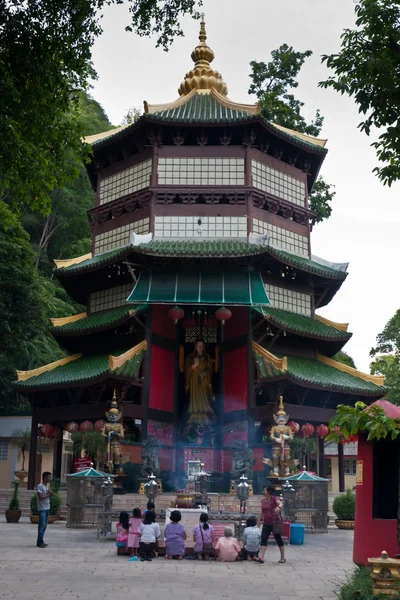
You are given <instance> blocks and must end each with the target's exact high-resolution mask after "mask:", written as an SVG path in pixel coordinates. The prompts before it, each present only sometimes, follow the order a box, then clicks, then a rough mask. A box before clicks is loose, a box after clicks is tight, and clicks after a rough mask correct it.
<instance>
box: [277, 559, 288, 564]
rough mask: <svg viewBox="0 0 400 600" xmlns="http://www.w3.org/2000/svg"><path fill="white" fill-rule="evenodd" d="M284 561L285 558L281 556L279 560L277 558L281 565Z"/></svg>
mask: <svg viewBox="0 0 400 600" xmlns="http://www.w3.org/2000/svg"><path fill="white" fill-rule="evenodd" d="M285 562H286V558H281V560H278V563H280V564H281V565H283V563H285Z"/></svg>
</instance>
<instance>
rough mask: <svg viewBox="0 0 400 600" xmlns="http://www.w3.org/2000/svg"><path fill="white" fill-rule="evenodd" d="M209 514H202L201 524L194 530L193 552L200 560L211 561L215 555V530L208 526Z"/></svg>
mask: <svg viewBox="0 0 400 600" xmlns="http://www.w3.org/2000/svg"><path fill="white" fill-rule="evenodd" d="M207 521H208V514H207V513H201V515H200V523H199V524H198V525H196V526H195V528H194V529H193V541H194V546H193V551H194V553H195V554H196V556H197V558H198V559H199V560H201V559H203V560H205V559H206V558H207V560H209V558H210V556H213V555H214V548H213V546H212V536H213V528H212V527H211V525H209V524H208V522H207Z"/></svg>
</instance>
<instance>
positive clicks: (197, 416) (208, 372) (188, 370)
mask: <svg viewBox="0 0 400 600" xmlns="http://www.w3.org/2000/svg"><path fill="white" fill-rule="evenodd" d="M196 357H197V356H196V354H195V353H194V352H193V353H192V354H190V355H189V356H188V358H187V359H186V363H185V375H186V385H185V388H186V392H187V393H189V398H190V402H189V414H190V417H189V423H191V424H196V425H202V426H205V425H208V424H209V423H210V418H211V417H213V416H214V411H213V409H212V408H211V404H210V401H211V400H213V399H214V394H213V390H212V387H211V377H212V373H213V371H214V361H213V359H212V358H210V356H209V355H208V354H205V355H204V356H201V357H197V358H198V361H199V364H198V365H197V366H196V367H195V368H194V369H192V366H193V365H194V363H195V359H196Z"/></svg>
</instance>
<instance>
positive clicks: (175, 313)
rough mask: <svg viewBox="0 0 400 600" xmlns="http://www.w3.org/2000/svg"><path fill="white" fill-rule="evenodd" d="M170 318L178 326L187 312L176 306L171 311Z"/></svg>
mask: <svg viewBox="0 0 400 600" xmlns="http://www.w3.org/2000/svg"><path fill="white" fill-rule="evenodd" d="M168 316H169V318H170V319H171V320H172V321H173V322H174V323H175V325H177V323H178V321H180V320H181V319H183V317H184V316H185V311H184V310H183V308H181V307H180V306H174V308H170V309H169V311H168Z"/></svg>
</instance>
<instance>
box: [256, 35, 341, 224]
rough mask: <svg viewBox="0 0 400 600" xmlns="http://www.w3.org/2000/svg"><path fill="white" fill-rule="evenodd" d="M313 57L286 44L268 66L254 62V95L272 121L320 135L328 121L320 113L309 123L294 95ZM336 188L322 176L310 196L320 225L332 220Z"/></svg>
mask: <svg viewBox="0 0 400 600" xmlns="http://www.w3.org/2000/svg"><path fill="white" fill-rule="evenodd" d="M311 55H312V52H311V50H306V51H305V52H298V51H296V50H295V49H294V48H293V46H288V45H287V44H282V46H280V47H279V48H277V49H276V50H273V51H272V52H271V56H272V60H271V61H270V62H268V63H265V62H257V61H255V60H253V61H252V62H251V63H250V66H251V69H252V72H251V74H250V78H251V80H252V84H251V85H250V88H249V93H250V94H256V96H257V98H258V100H259V101H260V103H261V114H262V115H263V117H265V118H266V119H267V120H268V121H271V122H272V123H276V124H277V125H282V127H288V128H289V129H294V130H296V131H299V132H300V133H305V134H307V135H313V136H318V135H319V133H320V132H321V129H322V124H323V122H324V118H323V117H322V116H321V113H320V111H319V110H317V111H316V113H315V117H314V120H313V121H311V123H307V121H306V119H305V118H304V116H303V115H302V114H301V110H302V108H303V106H304V102H301V101H300V100H298V99H297V98H295V96H294V95H293V93H292V92H291V90H293V89H296V88H297V87H298V85H299V83H298V81H297V77H298V75H299V72H300V70H301V67H302V66H303V64H304V62H305V60H306V59H307V58H308V57H309V56H311ZM335 193H336V192H335V191H334V189H333V186H331V185H330V184H329V183H327V182H326V181H325V180H324V179H323V178H322V177H320V178H319V179H318V180H317V181H316V183H315V184H314V188H313V190H312V192H311V193H310V196H309V205H310V208H311V210H313V211H314V212H315V213H316V219H315V220H316V222H317V223H320V222H321V221H323V220H324V219H328V218H329V217H330V215H331V212H332V207H331V202H332V200H333V197H334V195H335Z"/></svg>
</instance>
